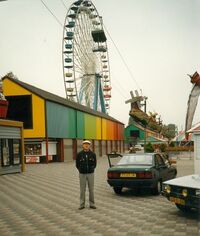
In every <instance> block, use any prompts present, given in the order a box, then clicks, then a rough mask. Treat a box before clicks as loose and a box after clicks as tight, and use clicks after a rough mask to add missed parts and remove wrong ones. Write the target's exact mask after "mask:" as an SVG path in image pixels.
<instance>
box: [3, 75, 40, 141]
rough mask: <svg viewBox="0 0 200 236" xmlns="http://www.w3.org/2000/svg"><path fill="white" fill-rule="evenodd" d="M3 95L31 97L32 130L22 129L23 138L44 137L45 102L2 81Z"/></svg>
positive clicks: (9, 82)
mask: <svg viewBox="0 0 200 236" xmlns="http://www.w3.org/2000/svg"><path fill="white" fill-rule="evenodd" d="M3 94H4V95H5V96H18V95H32V114H33V129H24V138H44V137H45V101H44V99H42V98H40V97H39V96H37V95H35V94H32V93H31V92H30V91H28V90H26V89H24V88H22V87H21V86H19V85H18V84H16V83H14V82H12V81H10V80H9V79H4V81H3Z"/></svg>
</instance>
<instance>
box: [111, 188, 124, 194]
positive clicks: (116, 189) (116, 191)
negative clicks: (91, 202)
mask: <svg viewBox="0 0 200 236" xmlns="http://www.w3.org/2000/svg"><path fill="white" fill-rule="evenodd" d="M113 189H114V192H115V193H116V194H120V193H121V192H122V187H113Z"/></svg>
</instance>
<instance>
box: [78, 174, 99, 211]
mask: <svg viewBox="0 0 200 236" xmlns="http://www.w3.org/2000/svg"><path fill="white" fill-rule="evenodd" d="M79 179H80V207H84V206H85V191H86V184H88V190H89V204H90V206H94V205H95V203H94V173H90V174H80V173H79Z"/></svg>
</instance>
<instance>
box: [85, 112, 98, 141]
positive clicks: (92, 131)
mask: <svg viewBox="0 0 200 236" xmlns="http://www.w3.org/2000/svg"><path fill="white" fill-rule="evenodd" d="M84 116H85V138H86V139H96V117H95V116H92V115H89V114H85V115H84Z"/></svg>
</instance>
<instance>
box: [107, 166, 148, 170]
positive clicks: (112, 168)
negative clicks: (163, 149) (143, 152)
mask: <svg viewBox="0 0 200 236" xmlns="http://www.w3.org/2000/svg"><path fill="white" fill-rule="evenodd" d="M151 169H152V166H148V165H137V166H136V165H135V166H132V165H121V166H120V165H119V166H113V167H110V168H109V169H108V171H133V170H134V171H148V170H151Z"/></svg>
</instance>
